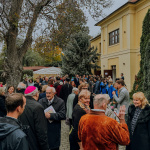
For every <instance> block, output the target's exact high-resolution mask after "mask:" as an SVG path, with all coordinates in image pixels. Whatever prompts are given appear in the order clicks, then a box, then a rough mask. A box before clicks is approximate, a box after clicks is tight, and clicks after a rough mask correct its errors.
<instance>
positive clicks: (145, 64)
mask: <svg viewBox="0 0 150 150" xmlns="http://www.w3.org/2000/svg"><path fill="white" fill-rule="evenodd" d="M149 39H150V9H149V10H148V12H147V14H146V16H145V19H144V21H143V27H142V37H141V43H140V53H141V62H140V71H139V73H138V75H137V79H136V80H135V83H134V86H133V90H132V92H131V95H132V94H133V93H135V92H138V91H142V92H144V93H145V95H146V97H147V98H148V99H149V100H150V85H149V84H150V62H149V57H150V53H149V51H150V49H149V46H147V45H148V44H149V42H148V41H149Z"/></svg>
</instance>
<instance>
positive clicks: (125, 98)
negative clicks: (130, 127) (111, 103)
mask: <svg viewBox="0 0 150 150" xmlns="http://www.w3.org/2000/svg"><path fill="white" fill-rule="evenodd" d="M116 83H117V87H118V89H119V97H117V95H116V93H115V91H113V92H112V94H113V98H114V99H115V101H116V102H117V104H118V105H117V109H118V111H119V108H120V106H123V105H125V107H126V112H125V121H126V122H127V113H128V107H129V103H130V102H129V92H128V90H127V89H126V88H125V87H124V86H125V83H124V80H122V79H120V80H117V81H116Z"/></svg>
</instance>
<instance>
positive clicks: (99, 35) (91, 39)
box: [90, 33, 101, 41]
mask: <svg viewBox="0 0 150 150" xmlns="http://www.w3.org/2000/svg"><path fill="white" fill-rule="evenodd" d="M100 36H101V33H100V34H99V35H97V36H95V37H94V38H92V39H90V41H93V40H95V39H96V38H98V37H100Z"/></svg>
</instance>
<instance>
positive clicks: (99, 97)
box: [93, 94, 108, 108]
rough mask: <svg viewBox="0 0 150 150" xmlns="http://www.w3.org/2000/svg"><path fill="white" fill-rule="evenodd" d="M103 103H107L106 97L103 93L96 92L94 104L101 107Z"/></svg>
mask: <svg viewBox="0 0 150 150" xmlns="http://www.w3.org/2000/svg"><path fill="white" fill-rule="evenodd" d="M104 103H106V104H107V103H108V100H107V99H106V96H105V95H103V94H98V95H96V96H95V97H94V102H93V104H94V105H96V106H97V107H99V108H100V107H102V105H103V104H104Z"/></svg>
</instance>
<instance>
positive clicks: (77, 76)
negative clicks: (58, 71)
mask: <svg viewBox="0 0 150 150" xmlns="http://www.w3.org/2000/svg"><path fill="white" fill-rule="evenodd" d="M74 83H75V85H76V87H77V88H78V86H79V75H78V74H77V75H76V77H75V78H74Z"/></svg>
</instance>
